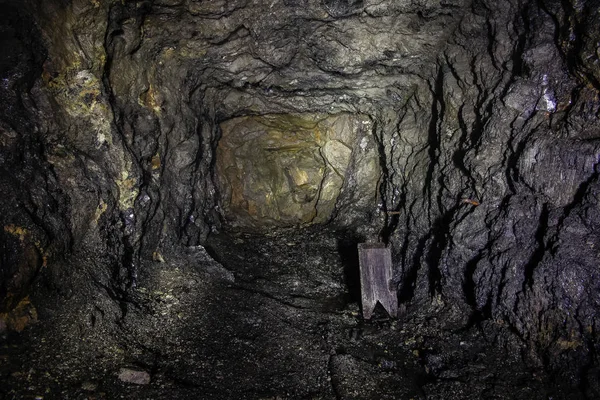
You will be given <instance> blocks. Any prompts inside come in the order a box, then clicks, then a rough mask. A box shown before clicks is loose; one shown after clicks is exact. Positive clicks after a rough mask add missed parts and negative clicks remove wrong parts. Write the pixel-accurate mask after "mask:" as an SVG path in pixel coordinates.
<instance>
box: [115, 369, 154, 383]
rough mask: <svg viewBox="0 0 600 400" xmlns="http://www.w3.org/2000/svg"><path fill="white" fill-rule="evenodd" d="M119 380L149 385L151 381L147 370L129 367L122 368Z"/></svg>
mask: <svg viewBox="0 0 600 400" xmlns="http://www.w3.org/2000/svg"><path fill="white" fill-rule="evenodd" d="M119 380H121V381H123V382H127V383H135V384H137V385H147V384H149V383H150V374H149V373H147V372H146V371H136V370H133V369H129V368H121V370H120V371H119Z"/></svg>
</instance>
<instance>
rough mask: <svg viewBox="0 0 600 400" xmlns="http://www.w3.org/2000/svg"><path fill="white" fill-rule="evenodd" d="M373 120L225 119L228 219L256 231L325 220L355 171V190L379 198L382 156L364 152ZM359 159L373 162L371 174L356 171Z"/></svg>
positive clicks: (220, 172) (220, 177) (221, 179)
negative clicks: (380, 159) (377, 189)
mask: <svg viewBox="0 0 600 400" xmlns="http://www.w3.org/2000/svg"><path fill="white" fill-rule="evenodd" d="M369 124H370V121H369V119H368V118H367V117H364V116H360V115H352V114H338V115H333V116H332V115H326V114H303V115H291V114H274V115H263V116H250V117H240V118H235V119H231V120H228V121H225V122H224V123H222V124H221V130H222V138H221V140H220V142H219V145H218V149H217V181H218V185H219V188H220V191H221V198H222V206H223V210H224V213H225V219H226V220H227V221H228V222H229V223H230V224H231V225H233V226H239V227H253V228H261V227H270V226H278V227H284V226H296V225H303V224H310V223H323V222H326V221H328V220H329V219H330V218H331V216H332V212H333V211H334V209H335V207H336V203H337V201H338V198H339V196H340V193H341V192H342V188H344V185H345V184H346V181H347V179H348V178H349V177H350V176H351V175H352V179H351V180H352V182H353V186H352V187H351V188H350V189H351V191H359V192H360V193H363V194H364V193H370V194H371V198H374V197H375V192H376V185H377V180H378V178H379V169H378V168H377V166H378V163H377V154H376V153H375V152H374V151H371V152H369V153H368V154H367V153H365V152H362V153H361V150H360V147H359V143H360V142H361V140H363V141H364V140H365V136H366V135H370V133H369V132H368V130H367V129H366V126H367V125H369ZM366 140H372V138H370V137H369V138H368V139H366ZM357 162H360V163H361V165H363V164H368V165H369V166H370V168H368V169H367V171H368V172H367V174H368V175H369V176H368V177H367V178H368V179H365V177H360V179H358V177H357V176H354V175H356V172H355V169H354V168H352V166H353V165H354V164H356V163H357ZM372 166H375V167H376V168H375V169H373V168H372ZM361 168H362V167H361ZM357 170H359V169H357ZM364 174H365V172H361V175H364ZM356 182H359V185H362V186H363V187H357V186H356Z"/></svg>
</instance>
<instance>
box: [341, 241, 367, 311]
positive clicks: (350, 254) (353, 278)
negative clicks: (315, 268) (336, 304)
mask: <svg viewBox="0 0 600 400" xmlns="http://www.w3.org/2000/svg"><path fill="white" fill-rule="evenodd" d="M364 241H365V238H364V237H362V236H360V235H357V234H356V233H354V232H349V231H343V232H341V233H340V236H339V238H338V239H337V250H338V253H339V255H340V258H341V261H342V265H343V266H344V280H345V283H346V286H347V287H348V294H349V296H350V302H358V303H359V304H360V265H359V262H358V244H359V243H363V242H364Z"/></svg>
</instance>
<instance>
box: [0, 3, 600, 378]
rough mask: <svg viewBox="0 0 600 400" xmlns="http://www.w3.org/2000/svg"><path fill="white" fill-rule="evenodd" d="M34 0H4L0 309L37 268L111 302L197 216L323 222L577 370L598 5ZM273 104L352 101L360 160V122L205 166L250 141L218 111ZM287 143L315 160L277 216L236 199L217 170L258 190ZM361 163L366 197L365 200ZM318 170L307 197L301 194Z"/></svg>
mask: <svg viewBox="0 0 600 400" xmlns="http://www.w3.org/2000/svg"><path fill="white" fill-rule="evenodd" d="M38 3H39V2H34V1H30V2H25V4H26V6H25V7H20V6H18V5H15V4H16V3H14V2H11V1H3V3H2V5H3V6H5V8H6V9H7V10H9V12H8V14H5V15H7V16H8V17H4V18H5V21H4V22H3V28H2V29H3V31H4V32H5V33H7V35H6V37H7V38H8V39H3V42H2V49H3V52H4V54H6V56H4V58H5V60H6V61H4V60H3V61H2V66H1V69H0V73H1V75H2V76H0V78H1V79H2V84H1V85H0V91H1V92H0V93H2V97H1V99H0V101H1V102H2V110H1V111H0V113H1V114H0V122H1V125H0V127H1V128H0V129H1V131H0V188H1V189H2V192H3V196H4V197H3V201H2V203H0V209H1V211H2V212H1V213H0V223H1V224H2V228H3V229H2V230H0V238H1V239H2V243H3V244H2V246H3V247H2V248H1V249H0V255H1V256H2V258H1V260H2V264H1V266H0V272H1V273H2V276H3V277H5V278H6V279H5V280H3V282H12V283H7V284H3V285H4V286H2V288H0V289H1V291H0V296H2V297H3V298H5V299H7V298H8V297H7V296H8V295H9V294H11V295H12V296H13V299H14V300H10V301H9V300H3V303H2V307H4V308H5V310H0V312H2V311H7V310H8V308H11V307H14V306H16V304H17V303H18V301H19V299H22V298H24V296H25V295H26V294H27V293H29V292H31V290H30V289H31V284H32V282H45V283H48V285H46V286H45V287H46V288H47V289H48V290H47V291H45V292H44V291H38V292H37V293H45V294H44V295H46V294H48V293H54V292H56V291H57V290H58V291H63V292H70V290H71V289H74V290H75V289H76V287H77V286H78V285H79V286H85V285H80V283H81V280H85V279H92V280H93V281H94V282H96V283H97V285H98V287H99V288H102V289H101V290H105V291H108V292H109V293H110V294H111V296H112V297H114V298H115V299H119V300H118V301H124V299H128V296H130V295H131V293H133V287H134V286H135V285H136V283H137V279H138V274H139V272H140V269H142V268H143V264H144V262H146V261H147V260H150V259H151V258H152V255H153V254H154V258H155V259H157V258H158V256H157V255H156V254H158V255H160V254H161V252H162V253H167V252H169V251H175V250H177V249H178V248H179V247H180V246H182V245H183V246H191V245H198V244H201V243H204V242H205V240H206V238H207V236H208V235H209V234H210V232H211V231H217V230H220V229H228V228H229V229H231V228H232V227H238V228H239V227H240V226H242V227H244V226H246V227H247V226H249V225H251V226H252V227H254V228H256V227H257V226H258V227H260V226H261V221H265V220H269V221H271V222H272V221H273V220H278V218H279V221H281V220H283V221H285V224H284V225H287V224H288V222H289V223H290V224H291V225H294V224H296V222H297V221H300V222H306V221H309V220H312V221H313V222H319V223H325V222H332V223H333V224H334V225H335V224H338V225H339V226H340V227H342V226H343V227H344V229H345V232H351V233H352V234H353V235H355V237H360V238H362V239H366V238H367V237H368V238H374V237H375V236H377V235H378V234H381V237H382V238H383V240H385V241H386V242H389V243H390V244H391V245H392V246H393V258H394V267H395V270H396V275H397V278H398V281H399V286H398V293H399V299H400V302H401V303H402V304H404V305H405V306H407V307H408V308H409V309H411V308H413V309H418V310H420V312H422V313H429V312H434V311H435V310H439V309H444V310H445V312H444V315H445V316H446V318H447V319H448V320H449V321H451V323H452V324H454V325H453V326H456V327H469V326H479V327H481V328H482V330H484V331H486V332H488V333H489V332H494V335H495V334H498V335H499V336H502V337H504V336H511V337H513V336H514V337H515V338H516V339H515V340H516V341H519V342H521V343H523V344H526V345H528V346H530V347H531V348H534V349H536V351H537V354H541V355H543V357H542V362H543V363H545V364H546V365H549V366H551V367H556V369H557V370H560V369H564V370H569V371H571V372H575V373H574V374H572V375H570V376H573V377H575V378H574V380H575V381H577V380H581V381H583V382H585V381H586V380H589V379H591V378H588V374H589V373H590V372H589V371H592V370H593V365H595V363H597V360H595V358H594V357H596V354H597V350H598V349H597V347H598V334H597V332H598V326H597V323H598V322H597V317H596V311H597V310H598V307H599V306H600V304H599V302H600V298H598V293H600V287H598V282H600V281H599V280H598V279H596V278H597V275H598V266H597V259H598V248H599V246H600V240H599V236H598V232H597V230H598V228H597V226H598V224H597V223H596V222H597V221H596V220H597V218H598V217H597V216H596V214H597V213H596V212H595V210H596V209H597V207H598V174H599V171H598V168H599V167H598V160H599V155H600V145H599V143H600V142H598V138H599V135H598V105H599V99H598V90H600V84H599V82H600V69H599V67H598V63H599V60H598V58H599V54H598V51H597V42H598V33H597V29H595V26H596V25H597V22H598V16H597V13H596V8H597V6H598V2H597V1H560V2H559V1H552V0H542V1H538V2H524V1H518V0H510V1H505V2H499V3H498V2H492V1H487V0H476V1H472V2H468V1H462V0H453V1H443V2H433V1H418V2H417V1H411V2H409V1H383V2H381V1H378V2H375V1H370V0H365V1H344V0H335V1H333V0H332V1H329V0H326V1H323V2H316V1H312V0H308V1H304V2H298V1H290V0H282V1H273V2H261V1H252V0H248V1H246V0H236V1H229V2H222V1H221V2H197V1H192V0H156V1H139V2H126V1H125V2H112V1H103V0H98V1H91V2H89V1H80V0H72V1H50V2H48V1H47V2H42V3H39V4H38ZM291 114H293V115H305V116H307V115H312V116H314V115H322V116H324V117H323V118H325V116H330V117H327V118H334V116H336V115H347V116H348V118H349V119H355V120H357V121H360V120H362V119H363V118H365V119H366V120H368V121H369V125H368V126H369V129H370V132H361V133H360V134H359V135H357V137H356V138H359V137H360V138H367V140H368V141H369V143H368V144H367V148H368V149H369V151H372V152H373V154H374V152H375V151H376V152H377V157H378V165H377V168H375V167H374V166H373V165H371V164H372V158H371V157H370V156H369V157H365V158H364V159H358V158H355V155H356V154H359V152H360V151H361V150H360V149H361V142H360V141H356V140H355V139H352V140H350V141H349V142H348V143H346V142H345V141H344V140H338V139H334V140H332V141H329V142H323V143H322V144H321V143H316V139H314V140H313V139H311V140H313V141H314V142H315V143H313V144H311V146H312V148H311V150H310V151H308V150H307V151H308V153H307V154H308V155H309V157H308V158H302V159H298V158H294V157H296V156H293V157H292V158H289V157H290V155H289V154H284V155H285V157H282V158H280V159H277V160H275V161H272V162H271V163H270V164H269V166H270V167H269V168H272V169H273V170H272V171H271V170H269V168H266V169H261V168H262V167H261V165H262V164H260V163H258V164H257V162H254V161H252V162H249V163H246V164H243V163H242V165H238V166H236V168H238V171H237V172H234V173H232V175H227V174H226V173H225V172H223V171H222V170H219V168H216V166H219V167H220V168H225V169H227V168H228V167H230V166H231V165H233V163H234V162H233V161H234V160H233V159H234V158H235V159H236V161H237V160H238V158H239V159H244V157H245V155H244V154H242V155H239V154H237V153H236V151H238V150H239V148H240V146H242V147H243V146H244V145H245V144H246V143H250V141H249V140H242V138H243V137H244V135H248V134H249V133H248V129H247V127H246V128H244V129H246V131H244V130H242V131H234V130H233V129H231V128H230V126H231V125H232V124H235V123H238V122H240V121H247V122H248V124H257V123H260V121H261V119H264V118H268V116H273V115H279V116H282V115H291ZM319 118H320V117H319ZM309 119H310V118H309ZM319 120H320V119H319ZM324 120H325V121H326V120H327V119H326V118H325V119H324ZM279 125H281V124H279ZM292 125H293V124H292ZM285 129H288V128H285V127H282V126H278V127H277V130H278V131H280V132H285ZM294 129H296V128H294ZM311 129H312V128H311ZM290 130H293V129H291V128H290ZM250 133H251V132H250ZM280 136H283V135H280ZM268 140H274V139H273V138H269V139H268ZM353 140H354V141H353ZM240 141H243V142H244V143H241V142H240ZM350 142H352V143H350ZM232 143H233V145H232V146H233V148H236V149H238V150H235V151H234V152H233V155H235V157H233V156H232V154H231V153H229V156H227V154H228V153H227V151H229V150H224V149H226V148H228V147H227V146H229V144H232ZM328 143H329V144H328ZM357 145H358V147H356V146H357ZM257 146H258V147H259V148H263V149H264V148H265V147H264V146H263V145H262V144H257ZM275 146H276V147H277V146H278V147H277V148H278V149H282V148H286V146H287V144H285V143H283V144H282V143H279V144H276V145H275ZM218 149H220V150H218ZM251 150H252V149H249V150H248V152H250V151H251ZM286 151H287V150H286ZM315 152H316V153H319V157H317V156H315V154H316V153H315ZM349 152H350V153H349ZM300 153H301V152H300ZM300 153H297V154H300ZM309 153H310V154H309ZM348 154H350V156H349V155H348ZM311 157H312V158H311ZM308 159H310V160H311V161H310V162H308V161H306V160H308ZM290 160H292V161H294V162H293V164H294V166H302V168H300V169H299V171H300V170H303V171H304V172H306V173H307V174H308V175H310V174H312V175H314V177H316V178H315V179H313V180H310V182H309V181H308V180H307V181H306V182H304V181H302V180H295V179H294V176H295V175H294V176H292V175H293V174H292V175H289V176H288V179H287V180H286V179H283V175H281V176H279V178H281V179H279V178H278V179H279V180H277V179H276V180H277V182H278V185H279V186H278V189H277V190H279V192H284V193H285V196H283V197H281V198H280V201H281V202H282V203H281V204H283V207H280V208H279V213H278V214H269V213H270V212H271V211H268V212H267V211H266V209H267V208H268V207H267V203H264V202H263V203H261V204H260V205H259V206H257V208H256V210H260V212H259V211H256V213H254V214H253V211H252V210H251V207H250V201H254V200H255V197H256V196H255V194H256V193H252V194H249V192H248V191H245V190H242V189H240V188H241V187H242V186H243V185H242V183H241V181H240V182H237V183H236V184H233V183H232V179H234V178H235V179H238V180H240V179H239V177H240V174H239V171H240V170H241V169H244V170H249V171H247V172H249V173H251V176H253V178H252V179H253V181H252V182H253V184H252V190H253V191H256V190H258V191H260V192H261V193H264V192H265V190H266V189H264V188H266V187H267V186H269V185H270V183H269V182H268V180H269V179H275V178H276V177H277V174H278V173H283V171H282V170H285V169H286V167H287V168H288V169H289V168H292V165H291V164H292V163H291V161H290ZM348 160H350V161H348ZM313 161H314V162H313ZM346 162H348V164H345V163H346ZM222 163H224V164H222ZM286 163H290V165H288V164H286ZM338 164H339V165H338ZM336 165H337V167H336ZM344 165H348V166H347V167H345V168H346V169H345V172H344V174H341V173H340V171H339V170H340V169H342V170H343V169H344ZM320 169H323V172H322V173H321V172H319V171H320ZM289 170H290V171H291V169H289ZM376 170H379V172H380V173H378V172H375V171H376ZM219 171H220V172H219ZM307 171H311V172H310V174H309V173H308V172H307ZM365 171H368V173H367V172H365ZM298 174H299V173H298ZM298 174H296V175H298ZM341 175H344V177H343V179H342V177H341ZM379 175H380V176H379ZM298 176H300V175H298ZM327 177H329V178H327ZM224 178H225V180H229V183H228V185H229V186H228V185H227V184H226V185H225V186H219V185H223V182H222V179H224ZM327 179H329V181H328V180H327ZM220 180H221V181H220ZM292 181H293V184H292ZM375 181H380V185H379V200H378V201H372V198H370V197H369V198H368V199H366V197H365V194H369V193H371V190H372V188H373V186H372V185H374V184H375ZM328 182H329V183H328ZM332 182H333V183H332ZM360 182H364V184H363V183H360ZM367 182H368V183H367ZM271 183H272V182H271ZM303 185H305V186H303ZM327 185H330V187H331V188H333V189H332V192H331V193H329V194H328V196H329V197H327V198H326V199H325V200H327V201H326V202H325V203H327V204H325V203H322V202H320V201H321V200H322V198H320V197H317V196H313V195H314V192H315V190H317V191H318V188H319V187H323V186H327ZM263 189H264V190H263ZM271 189H273V188H272V187H271ZM363 190H364V191H363ZM253 196H254V198H252V197H253ZM294 196H296V197H294ZM298 196H300V197H298ZM229 197H231V199H230V198H229ZM367 197H368V196H367ZM309 199H310V200H309ZM315 199H319V201H317V203H315V201H316V200H315ZM334 199H335V201H334ZM365 199H366V200H365ZM367 200H368V201H367ZM361 202H362V203H361ZM240 205H244V206H243V207H242V206H240ZM305 205H306V209H305V208H303V207H305ZM355 205H358V206H356V207H355ZM235 207H238V209H243V210H242V211H241V213H242V214H243V215H244V218H246V219H244V218H242V219H241V220H240V221H242V222H240V223H238V224H237V226H236V223H232V221H228V218H227V216H228V215H229V212H230V211H231V209H232V208H235ZM319 207H322V209H319ZM282 209H283V210H284V212H282V211H281V210H282ZM222 210H227V212H226V213H225V217H224V218H223V213H222ZM256 215H262V216H265V215H267V217H266V218H265V219H264V220H261V219H260V218H258V219H257V218H255V217H256ZM244 221H245V222H244ZM290 221H294V222H290ZM275 225H277V224H275ZM71 251H75V252H78V254H82V252H83V253H84V254H86V255H87V256H89V259H90V260H92V259H93V260H95V261H94V262H93V263H91V262H90V263H89V264H90V266H87V267H82V269H83V270H84V272H82V273H81V275H77V274H78V273H79V272H77V274H75V272H73V271H71V270H68V269H66V267H65V265H67V264H62V263H60V262H58V261H59V260H60V258H61V257H63V256H64V255H66V254H68V253H69V252H71ZM161 257H162V256H161ZM86 265H87V264H86ZM40 274H42V277H43V278H44V279H37V280H36V277H38V276H39V275H40ZM74 274H75V275H74ZM75 276H76V277H75ZM69 277H71V278H69ZM90 277H91V278H90ZM85 287H86V288H88V286H85ZM66 288H68V290H67V289H66ZM40 290H42V289H40ZM86 290H87V289H86ZM90 290H91V289H90ZM98 290H100V289H98ZM123 308H126V307H123ZM499 332H500V333H499ZM490 335H492V334H491V333H490ZM494 335H492V336H494Z"/></svg>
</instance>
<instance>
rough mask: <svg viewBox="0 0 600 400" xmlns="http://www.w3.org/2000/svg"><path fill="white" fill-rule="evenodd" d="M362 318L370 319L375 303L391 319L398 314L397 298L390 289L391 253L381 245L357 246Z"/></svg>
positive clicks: (361, 244)
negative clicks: (381, 307) (378, 304)
mask: <svg viewBox="0 0 600 400" xmlns="http://www.w3.org/2000/svg"><path fill="white" fill-rule="evenodd" d="M358 261H359V266H360V290H361V299H362V308H363V317H364V318H365V319H370V318H371V316H372V315H373V311H374V310H375V306H376V305H377V302H379V303H380V304H381V305H382V306H383V308H384V309H385V310H386V311H387V312H388V314H389V315H390V316H391V317H394V318H395V317H396V316H397V314H398V297H397V294H396V290H395V289H394V288H393V287H392V253H391V251H390V248H389V247H386V245H385V244H383V243H360V244H359V245H358Z"/></svg>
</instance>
